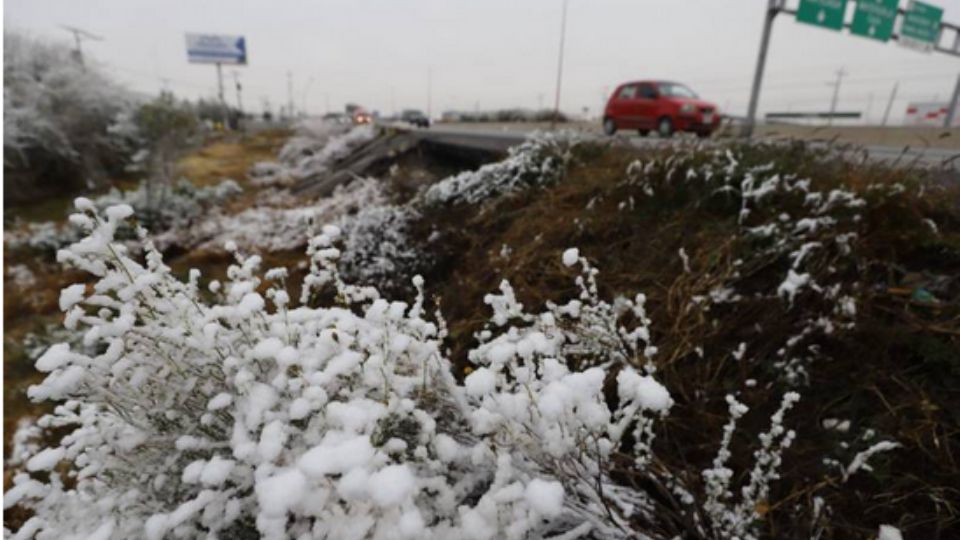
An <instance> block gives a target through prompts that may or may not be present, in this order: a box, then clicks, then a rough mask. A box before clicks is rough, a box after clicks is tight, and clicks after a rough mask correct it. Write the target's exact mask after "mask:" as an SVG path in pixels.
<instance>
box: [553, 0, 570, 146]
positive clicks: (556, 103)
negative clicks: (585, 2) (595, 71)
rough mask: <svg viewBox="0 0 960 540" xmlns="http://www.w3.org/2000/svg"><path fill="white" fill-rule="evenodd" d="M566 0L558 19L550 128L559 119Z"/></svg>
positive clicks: (565, 35) (565, 29) (554, 126)
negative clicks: (554, 88)
mask: <svg viewBox="0 0 960 540" xmlns="http://www.w3.org/2000/svg"><path fill="white" fill-rule="evenodd" d="M567 1H568V0H563V16H562V17H561V19H560V55H559V58H558V59H557V95H556V97H555V98H554V100H553V117H552V118H551V120H550V129H554V128H556V126H557V120H559V119H560V87H561V84H562V83H563V45H564V41H566V37H567Z"/></svg>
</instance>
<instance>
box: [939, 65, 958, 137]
mask: <svg viewBox="0 0 960 540" xmlns="http://www.w3.org/2000/svg"><path fill="white" fill-rule="evenodd" d="M957 100H960V75H958V76H957V84H956V86H954V87H953V98H951V99H950V104H949V105H948V106H947V118H946V119H945V120H944V121H943V127H944V128H946V129H950V127H951V126H952V125H953V119H954V118H956V115H957Z"/></svg>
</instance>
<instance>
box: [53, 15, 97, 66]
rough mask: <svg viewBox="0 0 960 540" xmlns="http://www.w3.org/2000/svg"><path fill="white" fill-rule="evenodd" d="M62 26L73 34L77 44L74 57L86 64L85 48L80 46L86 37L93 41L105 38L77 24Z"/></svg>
mask: <svg viewBox="0 0 960 540" xmlns="http://www.w3.org/2000/svg"><path fill="white" fill-rule="evenodd" d="M60 28H63V29H64V30H66V31H67V32H70V33H71V34H73V42H74V44H75V48H74V49H73V57H74V59H75V60H76V61H77V63H78V64H80V65H81V66H84V63H83V49H82V48H81V47H80V44H81V43H82V42H83V40H84V39H89V40H91V41H103V38H102V37H100V36H98V35H96V34H91V33H90V32H87V31H86V30H84V29H82V28H77V27H76V26H67V25H60Z"/></svg>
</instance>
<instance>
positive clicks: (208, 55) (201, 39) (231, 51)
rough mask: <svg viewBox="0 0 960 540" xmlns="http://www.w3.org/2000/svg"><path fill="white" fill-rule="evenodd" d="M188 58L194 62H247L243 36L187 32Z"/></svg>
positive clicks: (245, 44) (245, 43)
mask: <svg viewBox="0 0 960 540" xmlns="http://www.w3.org/2000/svg"><path fill="white" fill-rule="evenodd" d="M187 60H188V61H189V62H191V63H194V64H246V63H247V42H246V40H245V39H244V37H243V36H223V35H216V34H191V33H188V34H187Z"/></svg>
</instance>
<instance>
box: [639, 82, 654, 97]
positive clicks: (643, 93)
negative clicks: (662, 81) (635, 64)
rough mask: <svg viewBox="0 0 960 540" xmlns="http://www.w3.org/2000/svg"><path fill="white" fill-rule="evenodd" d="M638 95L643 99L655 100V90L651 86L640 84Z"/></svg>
mask: <svg viewBox="0 0 960 540" xmlns="http://www.w3.org/2000/svg"><path fill="white" fill-rule="evenodd" d="M639 94H640V97H642V98H644V99H657V89H656V88H654V87H653V85H652V84H641V85H640V91H639Z"/></svg>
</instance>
